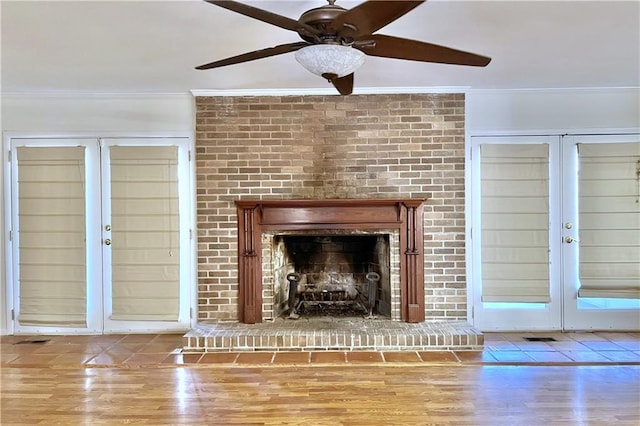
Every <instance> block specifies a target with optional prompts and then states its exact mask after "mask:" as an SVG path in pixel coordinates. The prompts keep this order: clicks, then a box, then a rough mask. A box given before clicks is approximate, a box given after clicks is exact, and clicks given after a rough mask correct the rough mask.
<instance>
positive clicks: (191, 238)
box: [189, 229, 193, 240]
mask: <svg viewBox="0 0 640 426" xmlns="http://www.w3.org/2000/svg"><path fill="white" fill-rule="evenodd" d="M189 239H190V240H193V229H189Z"/></svg>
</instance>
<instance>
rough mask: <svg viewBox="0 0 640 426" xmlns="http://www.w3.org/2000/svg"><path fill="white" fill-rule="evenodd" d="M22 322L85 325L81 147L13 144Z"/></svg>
mask: <svg viewBox="0 0 640 426" xmlns="http://www.w3.org/2000/svg"><path fill="white" fill-rule="evenodd" d="M16 155H17V165H18V167H17V169H18V176H17V179H18V183H17V187H18V191H17V192H18V198H17V202H18V226H17V229H18V232H17V238H18V240H19V245H18V246H19V251H18V261H19V265H20V267H19V271H20V272H19V278H18V279H19V282H20V285H19V289H20V290H19V292H20V293H19V297H20V301H19V306H20V308H19V315H18V320H19V322H20V324H22V325H49V326H69V327H72V326H84V325H85V324H86V314H87V278H86V276H87V274H86V266H85V265H86V243H85V232H86V220H85V149H84V147H38V148H32V147H18V148H17V149H16Z"/></svg>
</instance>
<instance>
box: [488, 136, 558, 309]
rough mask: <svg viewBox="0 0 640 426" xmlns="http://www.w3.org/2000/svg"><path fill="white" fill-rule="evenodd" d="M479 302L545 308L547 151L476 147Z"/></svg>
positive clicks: (547, 291) (547, 297)
mask: <svg viewBox="0 0 640 426" xmlns="http://www.w3.org/2000/svg"><path fill="white" fill-rule="evenodd" d="M480 161H481V165H480V170H481V171H480V173H481V222H482V235H481V241H482V245H481V251H482V301H483V302H500V303H505V302H525V303H535V302H537V303H547V302H549V301H550V288H549V146H548V145H547V144H535V145H534V144H530V145H529V144H522V145H520V144H518V145H506V144H483V145H482V146H481V160H480Z"/></svg>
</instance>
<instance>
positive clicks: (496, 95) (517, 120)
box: [465, 88, 640, 136]
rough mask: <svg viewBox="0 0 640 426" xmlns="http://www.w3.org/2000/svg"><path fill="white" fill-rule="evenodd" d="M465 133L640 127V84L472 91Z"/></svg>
mask: <svg viewBox="0 0 640 426" xmlns="http://www.w3.org/2000/svg"><path fill="white" fill-rule="evenodd" d="M465 127H466V132H467V135H468V136H477V135H481V134H487V133H494V134H522V133H527V132H531V133H536V134H540V133H545V132H552V133H555V134H557V133H560V134H562V133H574V132H584V131H594V132H595V131H606V130H613V129H633V128H635V129H638V128H640V89H638V88H622V89H549V90H503V91H480V90H479V91H473V90H471V91H469V92H467V95H466V122H465Z"/></svg>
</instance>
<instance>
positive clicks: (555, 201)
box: [467, 135, 562, 331]
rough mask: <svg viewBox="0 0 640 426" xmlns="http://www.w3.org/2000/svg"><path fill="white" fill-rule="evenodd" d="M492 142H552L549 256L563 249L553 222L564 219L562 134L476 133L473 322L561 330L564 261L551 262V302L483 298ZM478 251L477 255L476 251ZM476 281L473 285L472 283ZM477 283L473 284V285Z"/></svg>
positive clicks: (471, 219) (470, 240) (470, 236)
mask: <svg viewBox="0 0 640 426" xmlns="http://www.w3.org/2000/svg"><path fill="white" fill-rule="evenodd" d="M483 143H490V144H505V145H511V144H547V145H548V146H549V222H550V224H549V250H550V251H551V252H550V254H549V259H552V255H553V253H554V252H558V251H559V250H560V248H561V247H560V244H559V243H558V241H559V239H560V234H559V231H558V227H554V226H551V224H553V223H558V221H559V220H560V207H559V201H560V191H559V185H557V184H554V182H559V181H560V174H559V164H560V158H559V156H560V137H559V136H547V135H543V136H518V135H516V136H506V135H504V136H474V137H472V138H471V143H470V153H469V158H468V159H469V160H471V161H470V164H471V167H470V169H471V176H470V181H469V182H470V184H469V185H468V186H467V191H469V192H470V193H471V197H470V200H469V199H468V201H470V203H469V204H468V208H467V212H468V217H467V223H468V230H467V247H468V250H467V252H468V255H469V258H468V262H467V265H468V267H467V273H468V275H467V276H468V280H467V282H468V283H470V284H469V289H470V290H472V291H470V292H469V296H470V298H469V302H468V303H469V305H470V307H471V315H470V318H472V322H473V324H474V325H475V326H476V327H478V328H479V329H481V330H483V331H490V330H491V331H503V330H511V329H512V330H524V329H528V330H557V329H560V328H561V318H562V291H561V288H560V284H559V283H560V278H561V277H560V272H561V271H560V267H559V266H560V265H558V264H557V263H556V262H550V264H549V283H550V289H549V294H550V298H551V302H550V303H518V304H516V303H484V302H483V301H482V279H481V277H482V262H481V227H480V226H479V225H480V224H481V210H480V198H481V191H480V178H481V177H480V155H481V154H480V145H481V144H483ZM476 254H477V255H476ZM472 284H473V285H472ZM471 287H473V288H471Z"/></svg>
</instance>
